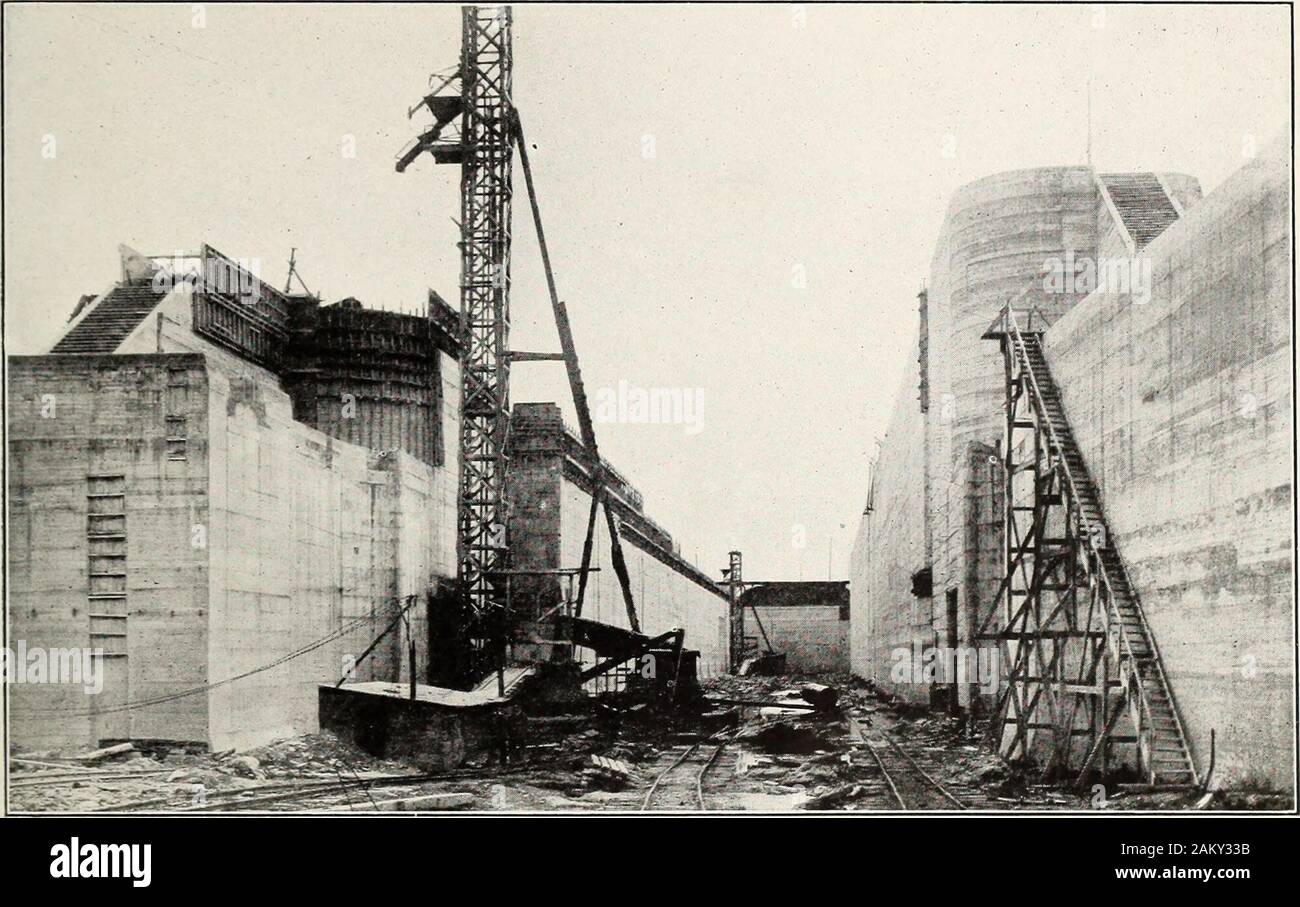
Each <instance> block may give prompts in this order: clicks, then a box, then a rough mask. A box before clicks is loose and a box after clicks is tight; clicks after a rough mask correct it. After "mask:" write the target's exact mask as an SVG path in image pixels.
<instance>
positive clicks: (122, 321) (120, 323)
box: [50, 283, 166, 354]
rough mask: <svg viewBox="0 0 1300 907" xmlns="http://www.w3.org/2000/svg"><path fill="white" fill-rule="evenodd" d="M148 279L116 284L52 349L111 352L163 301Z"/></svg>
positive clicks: (60, 350)
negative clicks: (144, 281) (133, 282)
mask: <svg viewBox="0 0 1300 907" xmlns="http://www.w3.org/2000/svg"><path fill="white" fill-rule="evenodd" d="M165 295H166V294H165V293H160V292H158V291H157V290H155V289H154V288H153V286H152V285H151V284H149V283H143V284H125V285H122V286H119V287H115V288H114V289H112V290H111V291H109V293H108V294H107V295H105V296H104V297H103V298H102V299H100V300H99V301H98V302H96V303H94V304H93V306H92V308H91V310H90V312H89V313H88V314H87V315H86V317H85V318H83V319H82V320H81V321H79V322H77V324H76V325H74V326H73V328H72V330H70V331H68V332H67V333H66V334H64V335H63V337H61V338H60V339H59V342H58V343H56V344H55V345H54V348H53V349H51V350H50V352H51V353H55V354H64V353H76V354H87V353H112V352H114V351H115V350H116V349H117V348H118V346H119V345H121V343H122V341H123V340H125V339H126V338H127V335H128V334H130V333H131V332H132V331H133V330H135V328H136V327H137V326H138V325H139V324H140V322H142V321H144V319H145V318H146V317H147V316H148V315H149V313H150V312H152V311H153V310H154V309H155V308H156V307H157V305H158V303H159V302H161V301H162V298H163V296H165Z"/></svg>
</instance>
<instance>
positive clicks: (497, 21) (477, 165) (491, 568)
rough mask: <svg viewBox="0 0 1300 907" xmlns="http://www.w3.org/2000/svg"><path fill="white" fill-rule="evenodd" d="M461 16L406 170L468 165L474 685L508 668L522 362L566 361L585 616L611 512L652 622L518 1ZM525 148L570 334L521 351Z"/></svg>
mask: <svg viewBox="0 0 1300 907" xmlns="http://www.w3.org/2000/svg"><path fill="white" fill-rule="evenodd" d="M461 21H462V40H461V59H460V64H459V66H458V67H457V68H456V69H454V70H453V71H450V72H447V73H444V74H442V75H435V76H434V77H433V78H432V79H431V80H430V84H431V85H432V86H433V89H432V91H430V92H429V94H427V95H426V96H425V97H424V98H423V99H422V101H421V102H420V103H419V104H417V105H415V107H413V108H412V109H411V111H410V113H411V115H414V113H415V112H416V111H418V110H426V111H427V112H428V113H429V114H430V115H431V116H432V118H433V122H432V124H431V125H429V126H428V127H427V128H425V129H424V131H423V132H421V134H420V135H419V137H418V138H417V139H415V140H414V141H413V142H412V143H411V144H410V146H409V147H408V148H407V149H405V151H404V152H403V153H402V154H401V156H400V157H399V159H398V161H397V170H398V172H402V171H405V170H406V169H407V168H408V167H409V166H410V165H411V164H412V163H413V162H414V161H415V160H417V159H418V158H419V157H420V156H421V155H422V154H424V153H425V152H428V153H429V155H430V156H431V157H432V158H433V159H434V161H435V163H437V164H447V165H457V166H459V167H460V174H461V178H460V187H461V218H460V230H461V241H460V249H461V329H462V333H463V335H464V337H465V341H466V344H465V354H464V357H463V359H462V362H461V379H460V380H461V385H460V416H461V433H460V486H459V494H458V499H457V518H458V534H457V558H458V578H459V582H460V593H461V600H460V602H459V603H458V606H457V607H456V608H455V610H456V613H457V614H458V615H459V616H458V618H457V620H458V623H459V627H458V630H457V632H456V633H455V634H454V635H455V638H456V639H458V640H461V641H462V642H463V643H464V644H465V645H466V646H467V651H466V652H464V653H460V654H459V655H458V656H456V657H454V658H453V659H452V660H453V661H455V662H456V663H458V664H460V665H461V666H462V668H461V670H460V673H461V674H462V676H461V677H460V682H461V683H462V684H473V683H476V682H477V681H478V680H480V679H481V678H482V677H483V676H485V675H486V674H488V673H490V672H491V671H493V670H496V671H498V672H499V671H501V670H502V669H503V667H504V663H505V660H506V651H507V643H508V638H509V634H510V623H511V621H510V615H509V613H508V610H509V609H508V601H507V599H508V595H507V585H508V582H509V576H510V575H511V570H510V527H509V517H508V513H507V508H506V476H507V470H508V467H509V439H510V370H511V364H512V363H514V362H544V361H562V362H563V363H564V366H565V370H566V372H567V374H568V379H569V388H570V391H571V393H572V397H573V404H574V408H575V410H576V411H577V416H578V425H579V429H580V432H581V437H582V444H583V448H584V450H583V455H584V457H585V459H586V461H587V462H586V463H585V464H584V465H585V466H586V468H587V469H588V470H589V472H590V474H591V476H592V477H593V481H594V485H595V488H594V490H593V492H592V495H591V508H590V512H589V515H588V520H587V533H586V538H585V541H584V543H583V549H582V564H581V568H580V569H579V572H578V591H577V598H576V603H575V607H574V609H573V616H574V617H576V618H580V617H581V615H582V602H583V598H584V596H585V594H586V589H587V580H588V573H589V572H590V570H591V559H592V551H593V540H594V534H595V531H596V522H597V518H598V516H599V512H600V511H601V510H603V511H604V522H605V525H606V529H607V530H608V532H609V541H610V559H611V562H612V565H613V567H614V572H615V573H616V574H617V576H618V580H619V585H620V588H621V590H622V596H623V603H624V606H625V608H626V611H627V618H628V626H629V627H630V628H631V632H632V633H634V634H638V635H639V634H640V629H641V628H640V622H639V620H638V617H637V612H636V607H635V603H634V601H633V597H632V585H631V580H630V577H629V575H628V569H627V563H626V560H625V559H624V556H623V548H622V542H621V540H620V533H619V521H618V517H617V515H616V513H615V511H614V509H613V506H612V504H611V502H610V500H609V497H608V496H607V495H606V494H605V486H606V484H607V472H606V470H607V467H606V465H605V463H604V461H603V460H602V459H601V457H600V452H599V449H598V447H597V444H596V434H595V429H594V427H593V424H592V418H591V412H590V408H589V406H588V403H587V393H586V389H585V387H584V385H583V382H582V372H581V369H580V368H579V365H578V356H577V351H576V348H575V346H574V342H573V333H572V330H571V328H570V325H569V317H568V311H567V309H566V307H565V304H564V302H563V301H562V300H561V299H560V296H559V292H558V290H557V287H556V282H555V274H554V271H553V269H552V267H551V258H550V252H549V250H548V248H547V245H546V234H545V231H544V230H543V227H542V216H541V209H540V206H539V204H538V200H537V191H536V187H535V185H534V182H533V174H532V170H531V168H530V166H529V161H528V152H527V145H526V143H525V142H524V140H523V126H522V123H521V121H520V118H519V113H518V111H517V110H516V108H515V106H514V101H513V97H512V94H511V87H512V81H511V70H512V59H513V58H512V14H511V9H510V7H508V6H501V7H477V6H467V7H464V8H463V9H462V19H461ZM457 124H458V126H457ZM516 149H518V152H519V159H520V164H521V166H522V168H523V174H524V180H525V185H526V187H527V192H528V201H529V207H530V209H531V213H532V218H533V226H534V228H535V232H536V235H537V241H538V246H539V251H540V253H541V260H542V265H543V268H544V269H545V273H546V283H547V289H548V292H549V295H550V301H551V308H552V312H553V314H554V317H555V326H556V331H557V333H558V335H559V341H560V352H558V353H553V352H541V353H538V352H526V351H516V350H511V349H510V345H509V339H510V259H511V203H512V201H513V195H514V190H513V183H512V167H513V160H514V153H515V150H516Z"/></svg>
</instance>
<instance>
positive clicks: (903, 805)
mask: <svg viewBox="0 0 1300 907" xmlns="http://www.w3.org/2000/svg"><path fill="white" fill-rule="evenodd" d="M845 717H846V719H847V720H848V722H849V727H850V732H851V734H852V735H853V736H854V739H855V740H856V741H858V742H859V743H860V745H861V746H862V747H863V748H864V749H866V751H867V753H868V755H870V756H871V758H872V761H874V762H875V764H876V767H877V768H878V769H879V770H880V777H881V780H882V781H884V784H885V788H886V789H887V790H888V791H889V793H890V797H891V802H893V803H896V804H897V808H898V809H906V810H940V809H948V810H951V809H967V808H968V807H967V804H966V802H964V801H963V800H962V799H961V798H959V797H958V796H957V795H956V794H955V793H953V791H952V790H950V789H949V788H948V787H947V786H946V785H944V784H943V783H942V782H941V781H939V779H937V778H936V777H934V775H933V774H931V773H930V772H928V771H926V770H925V768H923V767H922V766H921V764H920V762H919V761H918V760H917V759H916V757H915V756H913V755H912V754H911V753H909V752H908V751H907V750H906V749H904V748H903V746H902V745H900V744H899V742H898V741H897V740H895V739H894V738H893V737H892V736H890V735H889V734H888V733H883V732H882V733H880V734H878V735H876V739H875V742H874V743H873V742H872V738H871V737H870V736H868V735H867V734H866V733H865V732H863V730H862V726H861V725H860V724H859V723H858V722H857V720H855V719H854V717H853V716H852V715H847V714H846V715H845ZM932 767H933V766H932Z"/></svg>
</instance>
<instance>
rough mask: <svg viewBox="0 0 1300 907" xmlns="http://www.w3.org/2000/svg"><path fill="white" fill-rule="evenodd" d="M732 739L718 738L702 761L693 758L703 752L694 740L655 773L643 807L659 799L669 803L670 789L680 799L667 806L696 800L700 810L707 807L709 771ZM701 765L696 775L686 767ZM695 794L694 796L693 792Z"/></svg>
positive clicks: (680, 806) (673, 807) (676, 807)
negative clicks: (717, 741) (707, 778)
mask: <svg viewBox="0 0 1300 907" xmlns="http://www.w3.org/2000/svg"><path fill="white" fill-rule="evenodd" d="M730 742H731V741H730V739H729V738H728V739H726V740H723V741H721V742H719V743H718V744H717V745H716V746H714V747H713V749H712V750H711V751H710V752H709V754H708V756H707V757H705V758H704V760H703V762H702V763H701V762H699V761H698V760H693V759H692V757H693V756H695V755H696V754H697V753H699V754H701V755H703V752H702V750H703V747H702V744H701V743H693V744H691V745H690V746H687V747H683V749H682V752H681V753H680V754H679V755H678V756H677V758H675V759H674V760H673V761H672V763H671V764H670V765H669V766H668V767H667V768H666V769H664V770H663V771H662V772H660V773H659V774H658V775H656V776H655V779H654V781H653V782H652V783H651V784H650V788H649V790H647V791H646V794H645V799H643V800H642V801H641V809H642V811H648V810H651V809H652V804H654V803H655V802H656V798H658V802H660V803H665V804H666V803H668V802H669V801H668V799H667V793H668V792H670V791H671V792H674V793H675V794H676V797H675V799H676V800H678V801H679V802H677V803H676V804H675V805H666V806H664V807H663V808H664V809H665V810H681V809H689V808H691V807H689V806H687V805H686V803H687V802H689V801H693V802H694V803H695V807H694V808H696V809H699V810H700V811H704V810H707V809H708V808H709V807H708V803H707V801H706V799H705V796H704V779H705V776H707V775H708V773H709V771H710V770H711V769H712V768H713V767H714V766H715V765H717V764H718V758H719V757H720V756H721V755H722V751H723V750H725V749H726V748H727V744H728V743H730ZM694 766H698V768H696V770H695V772H694V774H693V775H691V774H688V772H686V771H683V769H689V768H691V767H694ZM692 795H693V796H692Z"/></svg>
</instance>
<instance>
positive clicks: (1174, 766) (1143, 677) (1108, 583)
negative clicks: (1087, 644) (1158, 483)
mask: <svg viewBox="0 0 1300 907" xmlns="http://www.w3.org/2000/svg"><path fill="white" fill-rule="evenodd" d="M1009 335H1010V340H1011V342H1012V345H1013V347H1014V349H1015V351H1016V355H1017V356H1018V357H1019V358H1020V362H1021V365H1022V366H1023V367H1024V368H1025V369H1026V370H1028V371H1029V372H1030V373H1031V375H1032V381H1031V383H1030V384H1031V392H1032V394H1033V396H1034V400H1033V403H1034V406H1035V408H1036V409H1037V410H1038V411H1039V413H1040V416H1041V417H1042V418H1043V420H1044V421H1045V422H1046V424H1047V427H1048V431H1047V439H1048V443H1050V444H1051V445H1052V447H1053V448H1054V449H1055V452H1056V454H1057V456H1058V457H1059V458H1060V460H1061V461H1062V462H1063V464H1064V467H1065V471H1066V478H1067V482H1068V488H1069V491H1070V494H1071V496H1072V497H1073V498H1074V502H1075V504H1076V505H1077V508H1078V513H1079V517H1080V520H1081V522H1082V525H1081V529H1082V531H1083V532H1082V534H1083V535H1084V536H1085V538H1086V539H1087V544H1088V545H1089V546H1090V547H1091V549H1092V553H1093V555H1094V556H1095V559H1096V564H1097V565H1098V573H1099V574H1100V578H1101V580H1102V582H1103V583H1104V585H1105V587H1106V588H1107V589H1108V591H1109V595H1108V596H1107V606H1106V608H1105V614H1104V625H1105V628H1106V631H1107V638H1108V645H1109V647H1110V654H1111V657H1112V658H1113V659H1114V661H1115V664H1117V665H1118V667H1119V675H1120V682H1121V685H1122V688H1123V690H1124V696H1125V703H1126V707H1127V711H1128V714H1129V717H1130V718H1131V720H1132V723H1133V726H1134V728H1135V729H1136V734H1137V746H1138V750H1139V755H1140V757H1141V758H1140V763H1141V766H1142V768H1143V771H1144V773H1145V774H1146V776H1147V781H1148V782H1149V783H1150V784H1152V785H1153V786H1162V787H1163V786H1169V787H1185V786H1192V785H1195V784H1196V783H1197V776H1196V768H1195V763H1194V762H1193V761H1192V756H1191V749H1190V747H1189V746H1188V743H1187V737H1186V734H1185V732H1184V729H1183V725H1182V722H1181V720H1180V719H1179V717H1178V712H1177V709H1176V707H1175V703H1174V699H1173V694H1172V692H1171V690H1170V686H1169V680H1168V678H1167V677H1166V675H1165V670H1164V666H1163V664H1162V663H1161V660H1160V655H1159V652H1158V650H1157V649H1156V645H1155V640H1154V638H1153V637H1152V635H1151V630H1150V627H1149V626H1148V624H1147V622H1146V618H1145V616H1144V615H1143V613H1142V607H1141V604H1140V602H1139V601H1138V597H1137V593H1136V592H1135V590H1134V589H1133V586H1132V583H1131V582H1130V581H1129V577H1128V572H1127V571H1126V570H1125V568H1124V563H1123V561H1122V560H1121V558H1120V555H1119V551H1118V550H1117V549H1116V547H1115V544H1114V537H1113V536H1112V534H1111V532H1110V530H1109V528H1108V527H1107V525H1106V521H1105V517H1104V515H1103V513H1102V505H1101V498H1100V495H1099V494H1098V492H1097V488H1096V485H1095V484H1094V483H1093V481H1092V478H1091V476H1090V475H1089V474H1088V468H1087V465H1086V464H1085V463H1084V459H1083V454H1082V453H1081V452H1080V450H1079V446H1078V444H1077V443H1076V442H1075V439H1074V434H1073V432H1071V430H1070V424H1069V420H1068V419H1067V418H1066V415H1065V410H1064V408H1063V407H1062V404H1061V397H1060V393H1059V391H1058V389H1057V387H1056V382H1055V381H1054V380H1053V379H1052V374H1051V370H1050V369H1049V368H1048V365H1047V359H1046V357H1045V356H1044V354H1043V348H1042V336H1041V334H1038V333H1030V332H1021V331H1020V330H1019V329H1018V328H1016V327H1015V326H1014V321H1013V322H1012V327H1011V329H1010V331H1009ZM1099 744H1100V742H1099ZM1095 756H1096V750H1095V749H1094V751H1093V752H1092V753H1090V754H1089V756H1088V759H1087V761H1086V762H1085V765H1084V772H1086V771H1087V770H1088V768H1089V767H1090V766H1091V763H1092V760H1093V759H1094V758H1095ZM1081 777H1082V773H1081Z"/></svg>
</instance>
